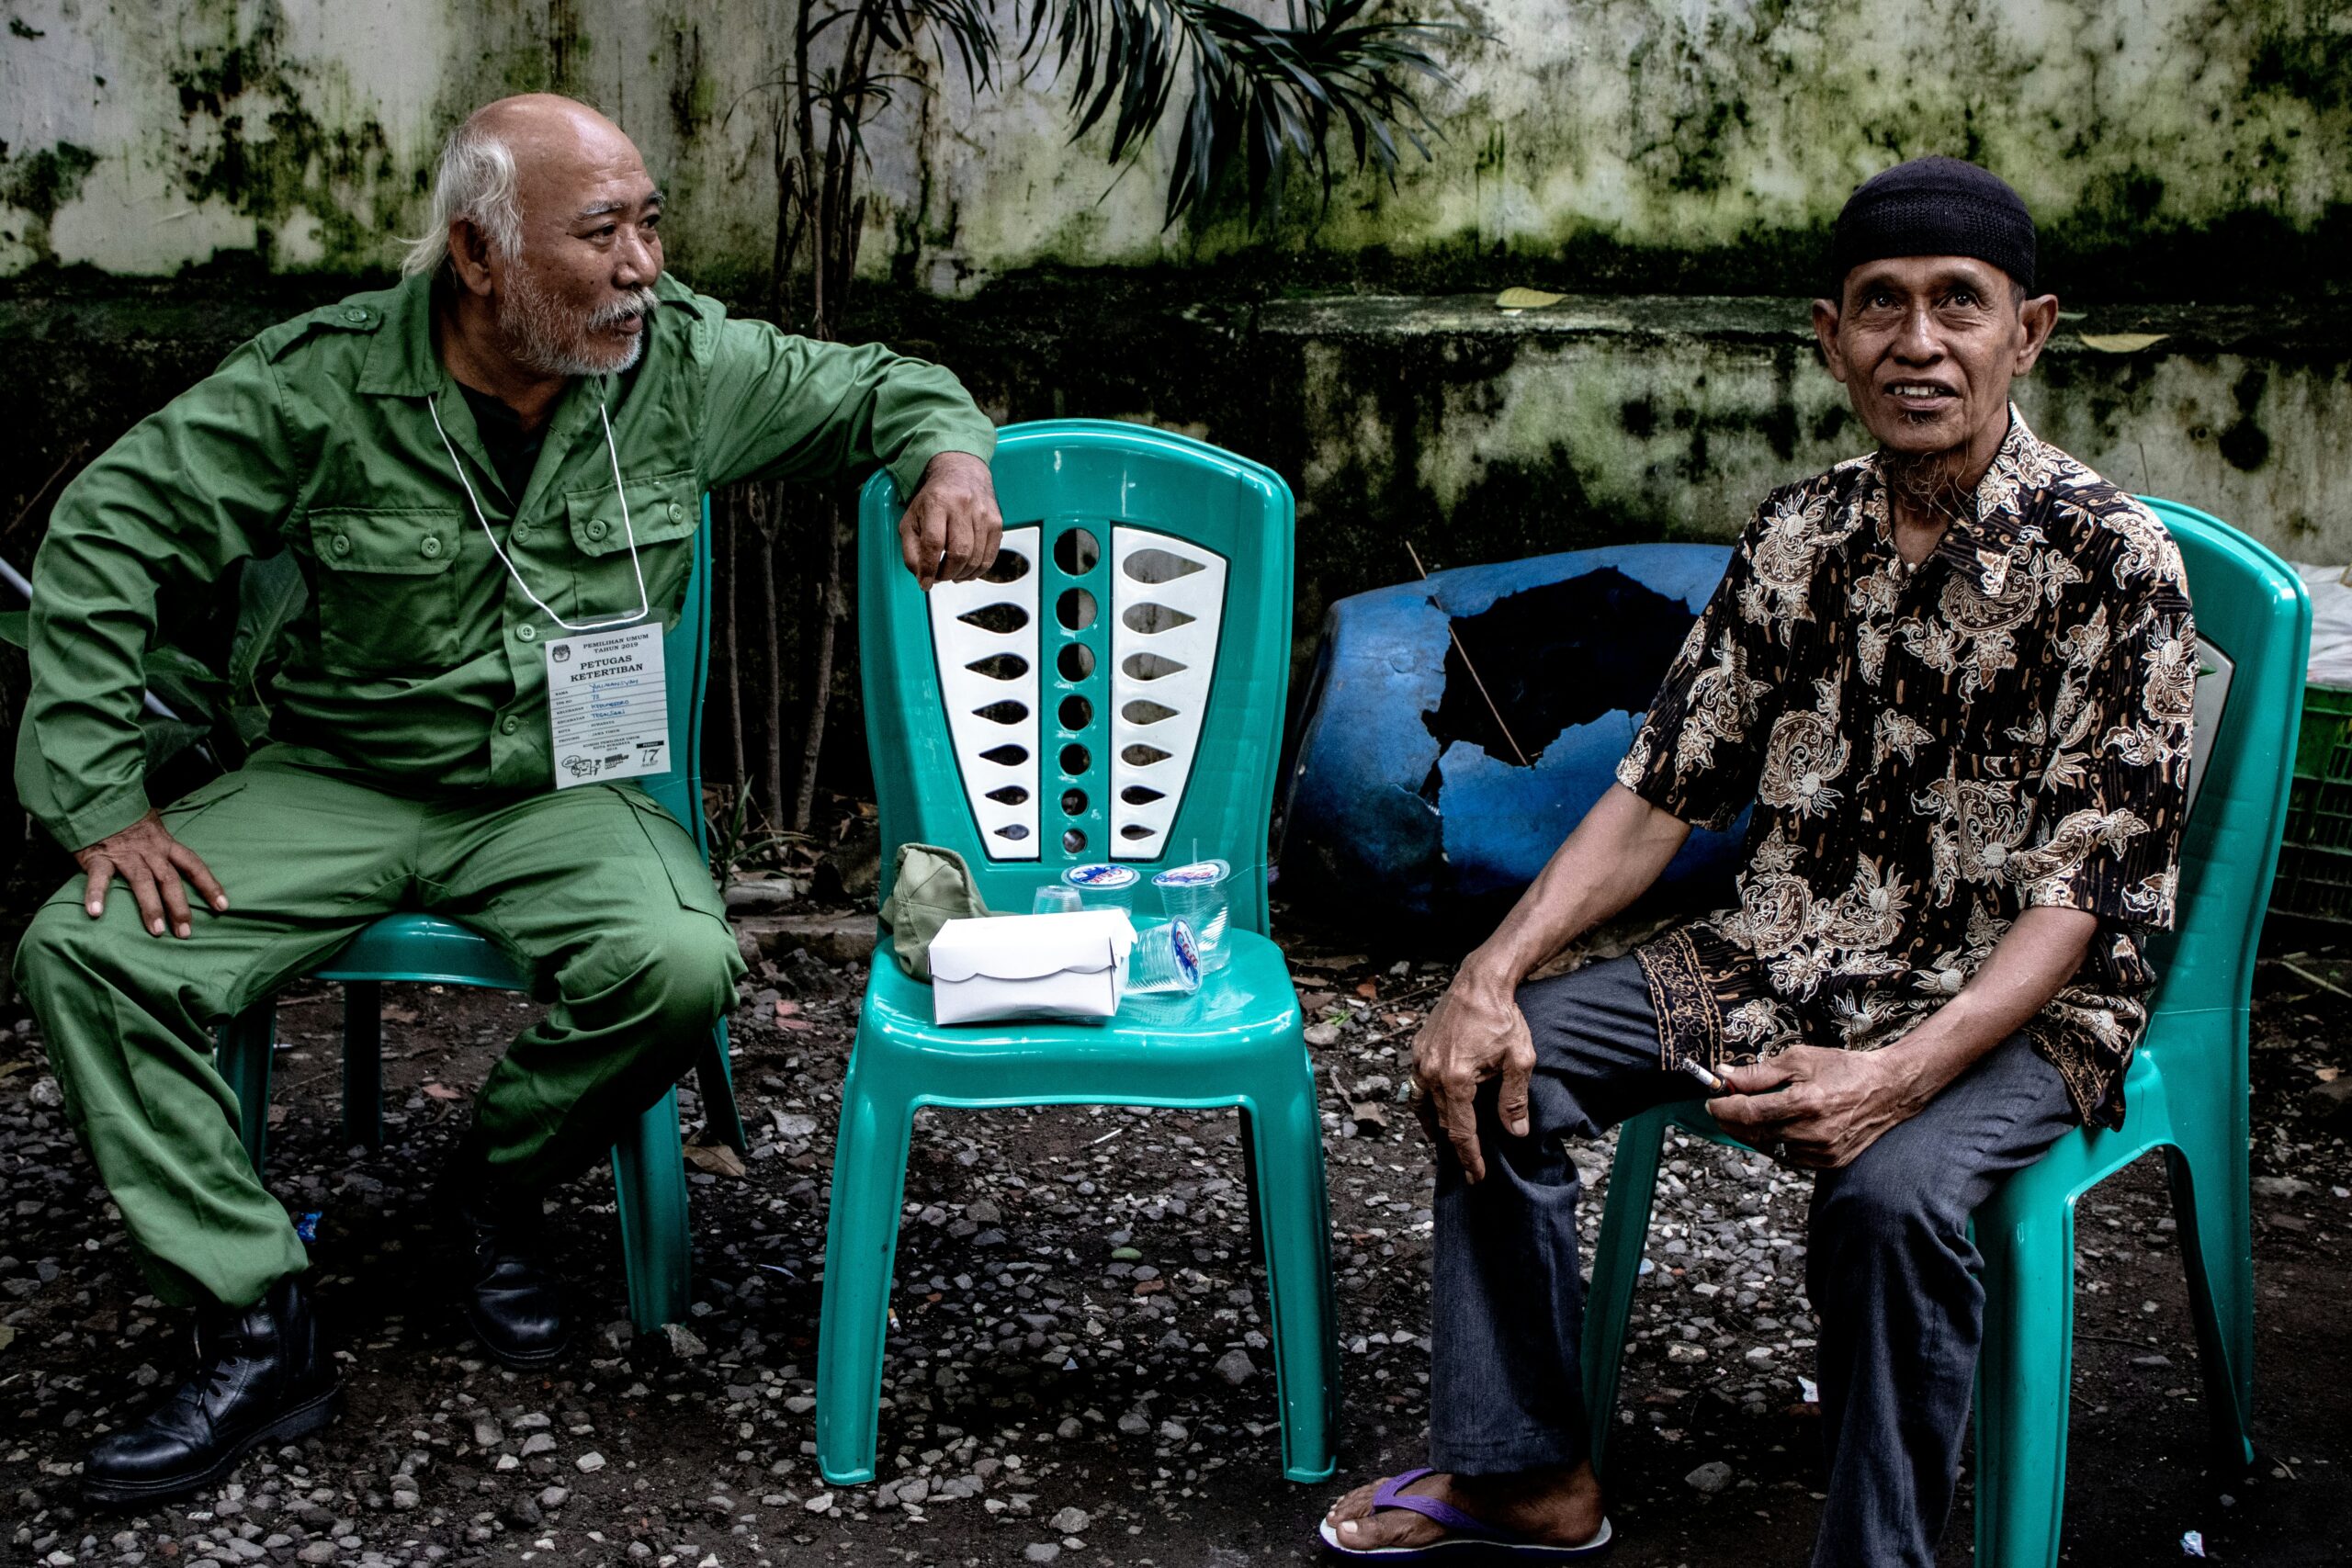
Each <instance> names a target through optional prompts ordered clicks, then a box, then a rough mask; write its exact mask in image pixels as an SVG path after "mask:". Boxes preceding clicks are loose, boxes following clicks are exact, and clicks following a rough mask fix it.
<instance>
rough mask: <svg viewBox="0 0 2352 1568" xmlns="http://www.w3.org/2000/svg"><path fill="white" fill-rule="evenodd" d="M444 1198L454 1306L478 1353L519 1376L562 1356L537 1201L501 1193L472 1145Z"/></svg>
mask: <svg viewBox="0 0 2352 1568" xmlns="http://www.w3.org/2000/svg"><path fill="white" fill-rule="evenodd" d="M441 1192H442V1200H443V1205H444V1208H445V1209H446V1211H447V1213H448V1215H449V1219H450V1223H451V1224H453V1225H454V1226H455V1227H456V1229H457V1232H458V1237H457V1239H458V1247H459V1249H460V1252H461V1257H460V1259H459V1263H458V1269H459V1273H460V1280H459V1286H460V1289H459V1302H460V1304H461V1305H462V1306H463V1307H464V1309H465V1314H466V1321H467V1322H468V1323H469V1324H471V1325H473V1331H474V1334H475V1336H476V1337H479V1338H480V1339H481V1342H482V1346H483V1348H485V1349H487V1350H489V1352H490V1353H491V1355H492V1356H493V1357H495V1358H496V1359H498V1360H499V1361H500V1362H501V1363H503V1364H504V1365H506V1366H509V1367H513V1368H515V1370H516V1371H526V1370H528V1369H530V1368H532V1367H543V1366H546V1365H547V1364H548V1362H550V1361H553V1360H555V1359H558V1358H560V1356H562V1354H563V1353H564V1352H565V1351H566V1350H569V1349H570V1348H571V1313H570V1311H569V1309H568V1306H567V1303H565V1300H564V1292H563V1282H562V1281H561V1280H558V1279H557V1278H556V1276H555V1274H554V1272H553V1271H552V1270H551V1269H548V1266H547V1264H546V1262H545V1261H544V1260H543V1254H542V1251H541V1247H542V1242H543V1239H544V1233H545V1229H546V1226H545V1222H544V1221H543V1220H542V1219H541V1217H540V1213H539V1200H538V1198H537V1196H536V1195H524V1194H519V1193H513V1192H508V1191H503V1190H500V1188H499V1187H498V1185H497V1184H496V1182H495V1181H494V1180H493V1179H492V1177H491V1175H490V1168H489V1165H488V1163H487V1162H486V1161H483V1160H481V1159H480V1158H479V1157H478V1156H476V1155H475V1154H474V1153H473V1150H472V1145H471V1140H470V1139H469V1140H468V1143H467V1144H466V1145H463V1146H461V1147H460V1149H459V1151H458V1158H457V1160H456V1162H455V1163H454V1164H453V1165H452V1166H451V1167H450V1169H449V1173H448V1174H447V1176H446V1177H444V1178H443V1179H442V1184H441Z"/></svg>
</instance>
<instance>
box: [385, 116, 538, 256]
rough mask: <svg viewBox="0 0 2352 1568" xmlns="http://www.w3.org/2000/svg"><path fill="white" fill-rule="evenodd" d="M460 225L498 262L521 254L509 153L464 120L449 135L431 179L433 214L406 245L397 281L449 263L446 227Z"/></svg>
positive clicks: (519, 218)
mask: <svg viewBox="0 0 2352 1568" xmlns="http://www.w3.org/2000/svg"><path fill="white" fill-rule="evenodd" d="M460 218H462V219H464V220H467V221H468V222H469V223H471V224H472V225H473V226H474V227H475V228H477V229H479V230H481V232H482V236H483V238H485V239H486V240H488V241H489V242H490V248H491V250H492V252H494V253H496V254H498V255H499V256H500V257H502V258H505V259H512V258H513V257H514V256H515V254H516V253H518V252H519V251H521V250H522V248H523V208H522V204H521V202H520V201H518V200H517V199H516V197H515V152H514V150H513V149H512V148H510V147H508V146H507V145H506V143H505V142H504V141H501V140H499V138H498V137H496V136H494V135H492V133H491V132H490V131H488V130H483V129H481V128H480V127H478V126H476V125H475V124H474V123H473V121H471V120H468V121H467V122H466V123H465V124H463V125H461V126H459V127H458V129H457V130H455V131H452V132H451V133H450V136H449V140H448V141H447V144H446V145H444V146H443V147H442V149H441V162H440V164H439V165H438V166H437V167H436V168H435V170H434V173H433V209H432V211H431V213H430V214H429V215H428V217H427V220H426V222H425V228H424V233H422V234H419V235H418V236H417V237H416V238H415V239H413V240H411V241H410V242H409V243H408V254H406V255H404V256H402V257H401V276H403V277H413V276H416V275H417V274H418V273H430V272H434V271H437V270H438V269H439V268H440V267H441V265H443V264H444V263H445V262H447V260H448V259H449V225H450V224H451V223H453V222H455V221H456V220H458V219H460Z"/></svg>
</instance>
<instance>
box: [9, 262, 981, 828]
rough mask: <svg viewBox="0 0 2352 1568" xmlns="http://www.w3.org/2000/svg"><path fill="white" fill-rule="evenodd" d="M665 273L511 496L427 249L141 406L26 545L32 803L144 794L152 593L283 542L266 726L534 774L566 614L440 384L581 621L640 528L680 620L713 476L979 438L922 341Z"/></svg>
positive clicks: (663, 596) (123, 815)
mask: <svg viewBox="0 0 2352 1568" xmlns="http://www.w3.org/2000/svg"><path fill="white" fill-rule="evenodd" d="M655 291H656V293H657V295H658V297H659V299H660V301H661V302H660V305H659V307H658V308H657V309H656V310H655V311H654V312H653V314H652V316H651V317H650V320H649V321H648V323H647V332H646V344H645V351H644V355H643V357H642V359H641V360H640V362H639V365H638V367H636V368H635V369H634V370H632V371H630V372H628V373H627V374H625V375H620V376H604V377H595V378H583V379H582V380H579V381H576V382H575V383H574V384H573V385H572V386H571V388H570V389H567V391H566V392H565V393H564V395H563V397H562V399H561V400H560V401H559V402H558V404H557V405H556V408H555V412H554V413H553V415H552V417H551V418H550V420H549V422H548V425H547V427H546V434H545V445H544V446H543V447H542V449H541V452H540V454H539V458H538V462H537V468H535V469H534V470H533V472H532V475H531V479H530V482H529V486H528V488H527V489H526V491H525V492H524V493H523V494H522V495H519V496H513V495H508V494H507V493H506V492H505V491H504V490H503V487H502V485H501V484H500V482H499V479H498V477H497V474H496V471H495V470H494V468H492V465H491V463H490V460H489V458H488V456H487V454H486V453H485V451H484V448H483V446H482V444H481V439H480V437H479V435H478V434H477V433H476V430H475V426H474V419H473V414H472V412H471V411H470V409H469V407H468V405H467V402H466V400H465V397H464V396H463V394H462V393H461V392H460V390H459V389H458V384H457V383H456V381H455V380H453V379H452V378H451V377H450V375H449V373H448V371H447V369H446V368H444V367H443V366H442V364H441V360H440V356H439V355H438V354H437V353H436V352H435V346H434V336H433V317H434V297H433V286H432V283H431V280H430V279H429V278H428V277H423V276H419V277H412V278H409V279H407V280H406V281H404V282H403V283H401V285H400V286H399V287H398V288H390V289H385V290H382V291H380V292H377V293H369V294H357V295H354V296H352V297H351V298H350V299H345V300H344V301H342V302H341V303H339V304H335V305H330V306H326V307H324V308H322V309H320V310H313V311H311V313H310V314H308V315H305V316H301V317H298V318H296V319H295V320H293V321H286V322H283V323H281V324H280V325H277V326H275V327H272V328H270V329H269V330H268V331H267V332H265V333H262V334H261V335H260V336H258V337H256V338H254V340H253V341H251V342H250V343H247V344H244V345H243V347H241V348H239V349H237V350H236V351H235V352H234V353H232V354H231V355H229V357H228V358H227V359H226V360H224V361H223V362H222V363H221V365H220V369H219V370H217V371H216V372H215V373H214V374H213V375H212V376H210V377H209V378H207V379H206V380H204V381H202V382H200V383H198V385H197V386H195V387H193V388H191V389H189V390H188V391H187V392H186V393H184V394H182V395H181V396H180V397H178V398H176V399H175V400H173V401H172V402H171V404H170V405H169V406H167V407H165V408H164V410H162V411H161V412H158V413H156V414H154V415H153V416H152V417H151V418H149V419H147V420H145V421H143V422H141V423H140V424H139V425H138V426H137V427H136V428H135V429H133V430H132V431H131V432H130V434H128V435H127V436H125V437H124V438H123V439H122V440H121V441H120V442H119V443H117V444H116V446H114V447H113V448H112V449H110V450H109V451H108V452H107V454H106V455H105V456H104V457H100V458H99V459H97V460H96V462H94V463H92V464H91V465H90V467H89V468H87V469H85V470H84V472H83V473H82V474H81V476H80V477H79V478H77V479H75V480H74V483H73V484H72V485H70V486H69V487H68V488H67V489H66V491H65V492H64V494H63V495H62V497H60V499H59V501H58V503H57V506H56V509H55V512H54V513H53V515H52V517H51V524H50V530H49V536H48V538H47V541H46V542H45V543H44V544H43V545H42V547H41V551H40V560H39V563H38V566H37V569H36V581H37V583H38V590H37V593H36V597H35V600H34V604H33V609H32V617H31V643H30V649H31V667H32V690H31V696H30V699H29V701H28V705H27V707H26V713H25V720H24V725H23V729H22V733H21V743H20V745H19V747H18V750H17V789H18V793H19V795H20V796H21V798H22V799H23V801H24V804H25V806H26V807H27V808H28V810H30V811H31V812H32V814H33V815H34V816H35V817H36V818H39V819H40V821H41V823H42V824H43V825H44V826H45V827H46V828H48V829H49V830H50V832H51V833H52V834H53V835H54V836H55V837H56V838H57V840H59V841H60V842H61V843H62V844H63V845H65V846H66V847H67V848H69V849H75V848H80V847H82V846H85V845H87V844H91V843H95V842H96V841H97V840H100V839H103V838H105V837H107V835H108V834H111V833H115V832H118V831H119V830H121V829H124V828H126V827H129V826H130V824H131V823H133V822H135V821H136V820H137V819H138V818H140V816H141V814H143V813H144V812H145V811H146V810H147V808H148V799H147V792H146V787H145V784H144V782H143V778H142V771H143V755H144V749H143V746H142V742H141V734H140V728H139V724H138V717H139V708H140V701H141V691H142V690H143V689H144V684H145V682H144V679H143V676H142V674H141V661H142V657H143V655H144V653H145V651H146V649H147V646H148V644H149V642H150V640H151V638H152V637H153V633H154V629H155V622H156V601H157V598H158V596H159V594H161V593H165V592H189V591H197V590H200V587H201V585H203V584H207V583H209V582H212V581H215V580H216V579H218V578H219V577H220V575H221V574H222V572H224V571H225V570H227V569H228V568H230V567H231V566H232V565H233V564H234V563H236V562H237V561H239V560H241V559H243V558H247V557H255V556H269V555H274V554H276V553H277V551H279V550H282V549H285V550H292V551H294V552H295V554H296V556H297V558H299V559H300V562H301V564H302V570H303V575H304V577H305V578H306V579H307V580H308V581H309V584H310V587H311V595H310V602H309V604H308V606H307V607H306V608H305V610H304V611H303V613H302V615H301V616H300V618H299V619H298V620H297V621H295V622H294V623H293V624H292V625H291V626H289V627H288V633H287V645H286V654H285V664H284V670H283V673H282V674H281V675H280V677H279V679H278V682H277V707H276V712H275V716H274V722H273V734H274V735H275V737H276V738H277V739H281V740H286V741H290V742H294V743H296V744H298V745H301V746H306V747H312V748H317V749H320V750H326V751H329V752H332V753H334V754H335V755H337V756H338V757H340V758H342V759H344V760H345V761H347V762H349V763H351V764H353V765H355V766H356V767H358V768H360V769H363V770H365V771H366V772H368V773H373V774H376V775H378V776H380V777H382V778H383V779H385V780H386V781H387V782H388V783H390V784H395V785H397V784H398V783H399V782H400V781H402V780H413V781H415V782H417V783H418V784H430V785H431V786H433V787H435V788H445V787H457V788H465V787H469V786H489V787H492V788H494V789H512V790H531V789H535V788H542V787H551V785H552V783H553V780H552V776H551V767H552V762H551V759H550V756H549V750H550V746H549V737H548V717H547V700H546V685H547V682H546V663H545V660H544V657H543V650H542V649H541V648H540V647H539V644H540V642H541V641H542V640H543V639H544V638H546V637H548V636H550V635H555V636H561V635H563V632H562V628H560V626H557V625H556V624H555V622H554V620H553V619H552V618H550V616H548V615H547V614H545V613H544V612H542V611H541V610H540V609H539V608H538V607H537V606H535V605H534V604H532V603H531V599H530V597H529V596H528V595H527V594H526V593H525V592H523V590H522V589H521V588H520V587H518V586H517V584H516V583H515V580H514V579H513V577H511V576H510V575H509V574H508V572H507V570H506V569H505V568H504V567H503V566H502V565H501V564H500V562H499V559H498V557H497V553H496V551H495V550H493V548H492V542H491V538H490V536H489V535H488V534H486V533H485V531H484V528H483V526H482V524H481V523H480V522H478V521H477V520H476V518H475V516H474V513H473V511H472V508H471V507H470V506H469V503H468V501H467V497H466V491H465V489H464V487H463V486H462V485H461V484H460V483H459V479H458V474H457V473H455V472H453V471H452V469H451V465H450V457H449V453H448V452H447V450H446V449H445V448H444V446H443V444H442V438H441V436H440V435H439V434H436V433H435V428H434V423H433V414H434V413H436V412H437V414H438V415H439V418H440V423H441V426H442V428H443V429H445V430H446V431H447V434H448V440H449V443H450V444H451V445H452V446H455V448H456V451H457V456H458V461H459V462H461V463H463V464H464V465H465V469H466V474H465V477H466V479H467V480H468V481H469V482H470V484H471V485H472V488H473V491H474V493H475V494H476V495H477V496H479V497H480V498H481V507H482V512H483V514H484V516H485V517H486V518H487V520H488V524H489V527H490V529H491V530H492V531H494V532H496V533H497V534H498V535H499V536H501V542H502V543H503V546H504V547H505V549H506V551H507V553H508V555H509V556H510V557H511V558H513V560H514V563H515V569H516V570H518V571H519V572H520V573H521V574H522V577H523V579H524V581H526V582H527V583H528V584H529V585H530V591H531V592H532V593H536V594H537V596H538V598H539V599H540V600H542V601H544V602H545V604H546V605H547V607H548V609H550V610H552V611H554V612H555V614H556V615H559V616H561V617H562V618H563V619H564V620H567V621H571V622H572V623H574V624H575V625H579V624H584V623H588V622H592V621H602V620H610V619H613V618H616V617H619V616H624V615H628V614H630V613H631V612H633V611H635V610H636V608H637V606H638V587H637V578H636V575H635V573H634V572H633V571H632V570H631V568H630V562H629V547H628V533H629V532H630V531H633V532H634V534H635V537H636V544H637V549H638V552H639V560H640V564H641V566H642V569H643V571H644V580H645V592H646V593H647V595H648V596H649V598H650V603H651V604H652V607H653V613H654V614H655V615H658V616H660V617H661V618H662V621H663V623H664V624H665V625H671V624H674V623H675V621H676V619H677V616H678V614H679V612H680V610H681V608H682V606H683V604H684V593H685V585H686V579H687V576H688V573H689V570H690V568H691V565H692V558H693V536H694V533H695V528H696V526H697V525H698V522H699V519H700V509H701V498H702V495H703V493H704V492H705V491H707V490H709V489H711V488H712V487H714V486H717V485H722V484H726V483H728V482H729V481H730V480H734V479H747V478H752V477H761V478H781V479H789V478H793V477H795V476H797V475H802V474H810V475H814V474H831V473H833V472H836V471H838V470H839V469H841V468H845V467H855V466H857V465H859V464H862V463H866V462H879V463H883V464H887V465H888V467H889V468H890V470H891V472H892V474H893V475H894V476H895V477H896V478H897V479H898V482H899V489H900V491H901V493H904V494H911V493H912V492H913V491H914V490H915V489H916V487H917V486H918V485H919V483H920V482H921V479H922V472H923V468H924V466H925V465H926V464H928V463H929V462H930V461H931V459H932V458H933V457H935V456H937V455H938V454H939V453H942V452H968V453H972V454H974V455H976V456H978V457H982V458H986V457H988V456H989V454H990V453H991V452H992V450H993V449H994V445H995V432H994V429H993V426H992V425H991V424H990V423H989V420H988V418H987V417H986V416H985V415H984V414H982V413H981V412H979V410H978V409H977V408H976V407H974V406H973V404H972V401H971V400H970V398H969V397H967V395H966V394H965V392H964V389H963V388H962V387H961V385H960V384H959V383H958V382H957V381H956V378H955V377H954V376H952V375H950V374H949V373H948V372H947V371H945V370H944V369H942V368H940V367H937V366H933V365H929V364H925V363H923V362H922V361H921V360H916V359H910V358H906V357H903V356H901V355H894V354H892V353H890V352H889V351H888V350H887V349H884V348H881V347H879V346H871V345H869V346H862V347H852V346H847V345H843V344H820V343H815V342H811V341H809V340H807V339H803V338H797V337H791V336H787V335H786V334H785V333H780V332H778V331H776V330H775V328H774V327H771V326H769V325H767V324H765V323H763V322H758V321H741V320H734V319H730V318H729V316H728V314H727V311H726V309H725V307H723V306H721V305H720V304H719V303H718V301H716V300H714V299H707V298H705V297H703V296H701V295H698V294H695V293H694V292H693V291H692V290H690V289H688V288H686V287H685V286H684V285H683V284H681V283H679V282H678V281H677V280H676V279H675V278H673V277H672V276H668V275H667V274H664V275H663V276H662V278H661V279H660V280H659V282H658V283H657V284H656V286H655ZM600 405H601V406H602V408H603V409H604V411H605V413H606V414H608V416H609V418H610V420H611V425H612V440H613V449H612V451H611V452H610V453H608V451H607V448H606V446H605V426H604V423H603V421H602V419H600V417H599V409H600ZM615 457H617V461H618V465H619V469H620V475H621V481H622V486H623V490H622V494H623V495H624V496H625V497H626V499H627V502H628V517H627V523H628V527H627V528H626V529H625V528H624V525H623V523H624V519H623V514H622V508H621V506H620V504H619V503H618V501H617V500H616V496H615V492H614V484H613V468H614V462H615Z"/></svg>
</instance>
